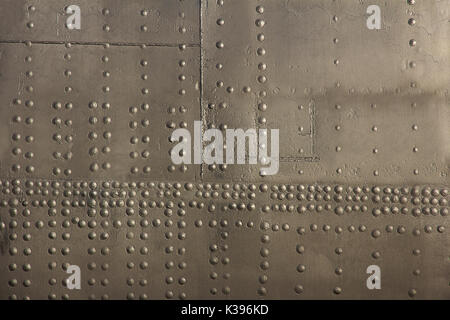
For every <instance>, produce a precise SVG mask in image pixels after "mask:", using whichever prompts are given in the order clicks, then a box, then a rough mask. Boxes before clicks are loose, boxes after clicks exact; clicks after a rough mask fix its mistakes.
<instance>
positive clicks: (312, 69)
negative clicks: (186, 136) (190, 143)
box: [0, 0, 450, 299]
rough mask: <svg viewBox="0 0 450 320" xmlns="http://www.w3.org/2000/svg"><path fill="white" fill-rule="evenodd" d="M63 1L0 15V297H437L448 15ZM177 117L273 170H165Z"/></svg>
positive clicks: (148, 0)
mask: <svg viewBox="0 0 450 320" xmlns="http://www.w3.org/2000/svg"><path fill="white" fill-rule="evenodd" d="M70 5H71V3H69V2H67V3H66V2H60V1H45V2H44V1H31V0H30V1H25V0H21V1H17V0H15V1H10V0H4V1H2V2H1V4H0V133H1V134H0V150H1V151H0V192H1V196H0V298H1V299H317V298H319V299H449V298H450V292H449V254H450V253H449V250H448V248H449V244H450V243H449V236H448V228H449V225H448V211H449V205H448V203H449V200H450V195H449V186H450V184H449V170H450V162H449V159H450V147H449V146H450V143H449V142H450V138H449V137H450V126H449V123H450V108H449V97H448V90H449V85H448V84H449V74H450V73H449V69H450V65H449V64H450V59H449V47H448V46H449V22H448V16H449V10H450V2H449V1H426V2H425V1H391V2H386V1H378V0H374V1H370V2H368V1H356V0H349V1H328V0H314V1H313V0H301V1H300V0H291V1H284V0H283V1H277V0H264V1H263V0H248V1H241V0H202V1H200V0H195V1H194V0H183V1H181V0H164V1H162V0H161V1H159V0H139V1H126V2H125V1H113V0H108V1H78V2H77V4H76V5H78V6H79V8H80V10H81V29H79V30H70V29H69V28H67V26H66V22H67V19H68V18H69V15H70V14H67V13H65V12H66V8H67V7H68V6H70ZM369 5H378V6H379V8H380V10H381V21H382V23H381V28H380V29H379V30H369V29H368V28H367V27H366V21H367V19H368V18H369V15H370V14H368V13H367V11H366V10H367V8H368V6H369ZM194 121H201V123H202V124H203V128H202V131H206V130H207V129H208V128H218V129H221V130H225V129H227V128H233V129H234V128H242V129H243V130H247V129H266V128H268V129H280V161H281V163H280V170H279V172H278V174H276V175H272V176H261V175H260V172H259V170H260V165H248V164H247V165H237V164H234V165H233V164H213V165H207V164H202V165H199V164H197V165H194V164H192V165H187V164H181V165H175V164H173V163H172V161H171V157H170V151H171V148H173V146H174V141H171V139H170V137H171V134H172V133H173V131H174V130H175V129H184V128H185V129H187V130H188V131H189V132H190V134H191V136H192V138H193V139H195V136H194ZM70 265H76V266H79V267H80V270H81V289H80V290H77V289H75V290H70V289H69V288H68V287H67V279H68V277H69V274H68V273H67V272H66V271H67V269H68V267H69V266H70ZM370 265H377V266H379V267H380V269H381V283H382V287H381V290H369V289H368V287H367V286H366V281H367V278H368V276H369V275H368V274H367V273H366V270H367V267H368V266H370Z"/></svg>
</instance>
